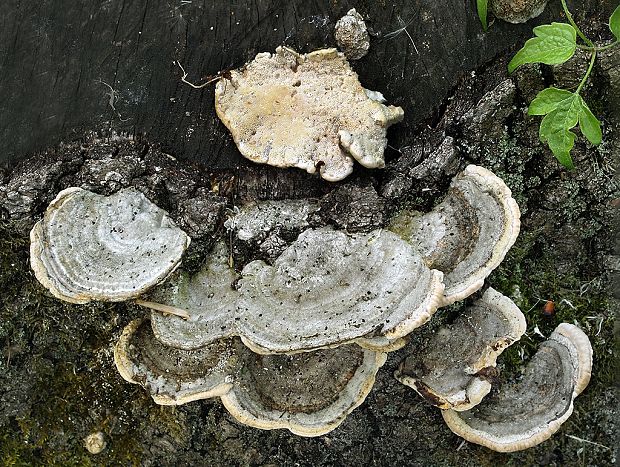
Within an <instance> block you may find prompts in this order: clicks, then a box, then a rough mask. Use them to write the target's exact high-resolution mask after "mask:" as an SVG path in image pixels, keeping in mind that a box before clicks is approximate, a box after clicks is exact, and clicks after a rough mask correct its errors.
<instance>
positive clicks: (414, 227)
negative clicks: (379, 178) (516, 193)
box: [391, 165, 521, 305]
mask: <svg viewBox="0 0 620 467" xmlns="http://www.w3.org/2000/svg"><path fill="white" fill-rule="evenodd" d="M520 216H521V213H520V211H519V206H518V205H517V203H516V201H515V200H514V199H513V198H512V193H511V192H510V189H509V188H508V187H507V186H506V184H505V183H504V182H503V181H502V180H501V179H500V178H499V177H497V176H496V175H494V174H493V173H492V172H491V171H489V170H487V169H484V168H482V167H478V166H475V165H469V166H467V167H466V168H465V170H464V171H463V172H462V173H460V174H459V175H457V176H456V177H455V178H454V179H453V180H452V183H451V185H450V189H449V191H448V194H447V195H446V197H445V198H444V199H443V201H442V202H441V203H440V204H439V205H437V206H436V207H435V208H434V209H433V210H432V211H431V212H429V213H427V214H418V215H412V214H411V213H401V214H400V215H399V216H398V217H397V218H396V219H395V220H394V221H393V223H392V227H391V229H392V230H394V231H397V232H399V234H400V235H401V236H402V237H403V238H405V239H406V240H407V241H409V242H410V243H411V244H412V245H414V246H415V247H416V248H418V250H419V251H420V253H421V254H422V256H423V257H424V259H425V260H426V261H427V263H428V264H429V267H431V268H435V269H439V270H440V271H442V272H443V273H444V283H445V286H446V288H445V292H444V301H443V305H449V304H451V303H454V302H456V301H457V300H462V299H464V298H466V297H468V296H470V295H471V294H472V293H474V292H475V291H477V290H478V289H480V288H481V287H482V285H483V284H484V280H485V279H486V277H487V276H488V275H489V274H490V273H491V272H492V271H493V269H495V268H496V267H497V266H498V265H499V264H500V263H501V262H502V261H503V259H504V257H505V256H506V253H507V252H508V250H509V249H510V248H511V247H512V245H513V244H514V242H515V240H516V239H517V236H518V235H519V229H520V226H521V222H520Z"/></svg>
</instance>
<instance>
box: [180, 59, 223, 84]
mask: <svg viewBox="0 0 620 467" xmlns="http://www.w3.org/2000/svg"><path fill="white" fill-rule="evenodd" d="M176 64H177V65H179V68H180V69H181V72H182V73H183V76H181V81H183V82H184V83H185V84H188V85H190V86H191V87H193V88H194V89H202V88H204V87H205V86H206V85H208V84H211V83H213V82H214V81H218V80H219V79H221V78H222V77H221V76H219V75H218V76H216V77H215V78H211V79H210V80H208V81H206V82H204V83H202V84H194V83H190V82H189V81H187V79H186V78H187V72H186V71H185V68H183V65H181V62H179V61H178V60H177V61H176Z"/></svg>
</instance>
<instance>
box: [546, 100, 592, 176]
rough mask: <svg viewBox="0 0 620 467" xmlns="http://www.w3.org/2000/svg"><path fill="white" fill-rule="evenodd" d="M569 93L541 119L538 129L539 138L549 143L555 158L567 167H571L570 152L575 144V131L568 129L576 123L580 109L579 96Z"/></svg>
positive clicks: (580, 101)
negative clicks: (568, 95)
mask: <svg viewBox="0 0 620 467" xmlns="http://www.w3.org/2000/svg"><path fill="white" fill-rule="evenodd" d="M570 94H571V95H570V97H567V98H566V99H564V100H562V101H560V102H558V103H557V104H556V107H555V109H554V110H553V111H551V112H549V113H548V114H547V115H546V116H545V118H543V119H542V122H540V129H539V131H538V134H539V136H540V140H541V141H542V142H543V143H547V144H548V145H549V148H550V149H551V151H552V152H553V155H554V156H555V157H556V159H557V160H558V161H560V163H561V164H562V165H563V166H564V167H566V168H568V169H572V168H573V161H572V159H571V157H570V152H571V150H572V149H573V146H574V144H575V133H573V132H572V131H570V129H571V128H573V127H574V126H575V125H577V122H578V120H579V115H580V114H581V111H582V99H581V96H580V95H579V94H573V93H570Z"/></svg>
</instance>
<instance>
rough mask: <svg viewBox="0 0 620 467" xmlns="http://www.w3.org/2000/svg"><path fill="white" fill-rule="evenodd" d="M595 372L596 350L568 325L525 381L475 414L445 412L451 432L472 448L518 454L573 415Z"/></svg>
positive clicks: (530, 365)
mask: <svg viewBox="0 0 620 467" xmlns="http://www.w3.org/2000/svg"><path fill="white" fill-rule="evenodd" d="M591 372H592V346H591V345H590V341H589V339H588V337H587V336H586V334H585V333H584V332H583V331H582V330H581V329H579V328H578V327H577V326H575V325H572V324H569V323H562V324H560V325H559V326H558V327H557V328H556V330H555V331H554V332H553V333H552V334H551V336H550V337H549V339H547V340H546V341H545V342H543V343H542V344H541V345H540V348H539V350H538V352H537V353H536V354H535V355H534V357H532V359H531V360H530V362H529V363H528V365H527V367H526V368H525V373H524V374H523V376H522V378H520V379H519V380H517V381H514V382H512V383H510V384H507V385H504V386H502V387H501V390H499V391H497V392H496V393H494V394H491V395H490V396H489V397H487V398H486V399H485V400H484V401H482V402H481V403H480V404H479V405H477V406H476V407H474V408H473V409H471V410H468V411H464V412H456V411H454V410H446V411H442V415H443V418H444V420H445V421H446V423H447V424H448V427H449V428H450V429H451V430H452V431H453V432H454V433H456V434H457V435H459V436H461V437H463V438H465V439H466V440H467V441H470V442H472V443H476V444H481V445H483V446H486V447H488V448H490V449H493V450H495V451H499V452H513V451H520V450H523V449H527V448H530V447H532V446H536V445H537V444H540V443H542V442H543V441H545V440H547V439H549V438H550V437H551V436H552V435H553V434H554V433H555V432H556V431H558V429H559V428H560V426H561V425H562V423H564V422H565V421H566V420H567V419H568V418H569V417H570V415H571V414H572V412H573V401H574V400H575V398H576V397H577V396H578V395H579V394H580V393H581V392H582V391H583V390H584V389H585V387H586V386H587V385H588V382H589V381H590V375H591Z"/></svg>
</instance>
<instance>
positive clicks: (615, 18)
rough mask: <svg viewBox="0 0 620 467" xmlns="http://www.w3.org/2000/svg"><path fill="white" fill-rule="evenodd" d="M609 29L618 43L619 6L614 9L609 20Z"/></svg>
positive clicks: (619, 26)
mask: <svg viewBox="0 0 620 467" xmlns="http://www.w3.org/2000/svg"><path fill="white" fill-rule="evenodd" d="M609 29H611V32H613V33H614V36H616V39H617V40H619V41H620V5H618V6H617V7H616V9H615V10H614V12H613V13H612V14H611V16H610V18H609Z"/></svg>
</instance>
